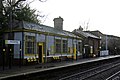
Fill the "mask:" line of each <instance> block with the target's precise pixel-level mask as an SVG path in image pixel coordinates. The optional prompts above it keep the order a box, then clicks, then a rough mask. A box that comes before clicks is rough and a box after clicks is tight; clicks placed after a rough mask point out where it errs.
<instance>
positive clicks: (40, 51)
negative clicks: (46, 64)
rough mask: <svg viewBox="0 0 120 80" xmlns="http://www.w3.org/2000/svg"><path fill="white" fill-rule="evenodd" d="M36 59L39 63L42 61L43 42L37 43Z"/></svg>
mask: <svg viewBox="0 0 120 80" xmlns="http://www.w3.org/2000/svg"><path fill="white" fill-rule="evenodd" d="M38 60H39V63H43V61H44V60H43V43H39V44H38Z"/></svg>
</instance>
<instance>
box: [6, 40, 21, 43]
mask: <svg viewBox="0 0 120 80" xmlns="http://www.w3.org/2000/svg"><path fill="white" fill-rule="evenodd" d="M5 44H20V41H18V40H5Z"/></svg>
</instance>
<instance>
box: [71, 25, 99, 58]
mask: <svg viewBox="0 0 120 80" xmlns="http://www.w3.org/2000/svg"><path fill="white" fill-rule="evenodd" d="M73 33H74V34H76V35H77V36H81V37H82V42H83V57H87V58H88V57H96V56H97V57H98V56H100V44H101V43H100V41H101V39H100V38H99V37H97V36H95V35H93V34H91V33H89V32H87V31H82V29H81V27H80V28H79V29H75V30H74V31H73Z"/></svg>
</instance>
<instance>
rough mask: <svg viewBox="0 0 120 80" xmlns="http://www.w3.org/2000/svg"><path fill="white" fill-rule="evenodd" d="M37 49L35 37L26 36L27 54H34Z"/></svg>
mask: <svg viewBox="0 0 120 80" xmlns="http://www.w3.org/2000/svg"><path fill="white" fill-rule="evenodd" d="M34 47H35V37H34V36H28V35H26V36H25V53H26V54H34V50H35V49H34Z"/></svg>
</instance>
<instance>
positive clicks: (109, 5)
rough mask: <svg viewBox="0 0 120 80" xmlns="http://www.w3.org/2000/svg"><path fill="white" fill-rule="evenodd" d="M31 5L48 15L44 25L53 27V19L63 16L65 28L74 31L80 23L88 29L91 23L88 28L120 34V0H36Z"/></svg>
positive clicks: (43, 22) (105, 32)
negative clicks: (42, 0)
mask: <svg viewBox="0 0 120 80" xmlns="http://www.w3.org/2000/svg"><path fill="white" fill-rule="evenodd" d="M29 1H30V0H29ZM31 1H32V0H31ZM31 7H32V8H34V9H37V10H38V11H40V12H41V14H45V15H46V16H47V17H46V20H45V18H44V19H43V20H42V24H44V25H48V26H51V27H53V26H54V25H53V19H54V18H56V17H59V16H61V17H62V18H63V19H64V23H63V29H64V30H67V31H72V30H74V29H77V28H79V26H80V25H81V26H82V27H83V28H84V30H86V29H85V27H86V26H87V23H89V24H88V29H87V30H99V31H101V32H102V33H104V34H110V35H116V36H120V30H119V27H120V0H47V1H46V2H44V3H42V2H40V1H39V0H35V1H34V2H33V3H31ZM44 20H45V21H44Z"/></svg>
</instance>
